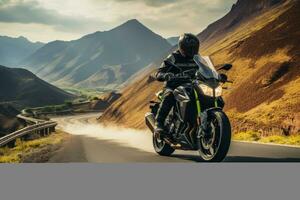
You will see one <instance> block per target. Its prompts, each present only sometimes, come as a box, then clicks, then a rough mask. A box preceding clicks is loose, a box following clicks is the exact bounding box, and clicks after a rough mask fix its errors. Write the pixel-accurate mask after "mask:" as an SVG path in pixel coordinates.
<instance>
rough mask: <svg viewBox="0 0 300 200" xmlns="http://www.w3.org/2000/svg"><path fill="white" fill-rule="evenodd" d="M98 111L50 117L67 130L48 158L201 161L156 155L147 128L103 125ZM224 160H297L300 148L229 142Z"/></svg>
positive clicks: (186, 155) (182, 154)
mask: <svg viewBox="0 0 300 200" xmlns="http://www.w3.org/2000/svg"><path fill="white" fill-rule="evenodd" d="M98 116H99V114H97V113H94V114H85V115H75V116H67V117H59V118H54V119H53V120H55V121H57V122H58V124H59V125H58V129H61V130H64V131H65V132H68V133H70V134H71V137H70V139H69V140H68V141H66V143H65V144H64V147H63V148H62V149H61V150H60V151H59V152H58V153H57V154H56V155H55V156H54V157H53V158H52V159H51V160H50V162H92V163H135V162H140V163H148V162H159V163H161V162H163V163H167V162H201V159H200V158H199V156H198V154H197V152H190V151H175V153H174V154H173V155H172V156H171V157H161V156H159V155H157V154H156V153H155V152H154V150H153V148H152V143H151V134H150V132H148V131H137V130H132V129H125V128H119V127H103V126H102V125H100V124H99V123H98V122H96V117H98ZM225 162H300V148H293V147H285V146H277V145H264V144H253V143H241V142H232V144H231V148H230V151H229V154H228V156H227V158H226V159H225Z"/></svg>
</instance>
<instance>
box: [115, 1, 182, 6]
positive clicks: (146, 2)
mask: <svg viewBox="0 0 300 200" xmlns="http://www.w3.org/2000/svg"><path fill="white" fill-rule="evenodd" d="M114 1H117V2H143V3H145V4H146V5H148V6H153V7H159V6H164V5H169V4H173V3H176V2H180V1H183V0H114Z"/></svg>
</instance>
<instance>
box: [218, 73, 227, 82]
mask: <svg viewBox="0 0 300 200" xmlns="http://www.w3.org/2000/svg"><path fill="white" fill-rule="evenodd" d="M219 76H220V81H221V82H222V83H226V82H227V81H228V77H227V76H226V75H225V74H220V75H219Z"/></svg>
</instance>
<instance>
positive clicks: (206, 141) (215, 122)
mask: <svg viewBox="0 0 300 200" xmlns="http://www.w3.org/2000/svg"><path fill="white" fill-rule="evenodd" d="M209 126H210V129H211V134H210V136H209V137H208V138H205V136H204V134H203V133H202V134H200V135H199V137H198V138H197V143H198V148H199V154H200V156H201V158H202V159H203V160H204V161H206V162H221V161H223V160H224V158H225V157H226V155H227V153H228V150H229V147H230V143H231V126H230V122H229V119H228V117H227V116H226V114H225V113H224V112H222V111H220V110H216V111H212V113H211V115H210V122H209Z"/></svg>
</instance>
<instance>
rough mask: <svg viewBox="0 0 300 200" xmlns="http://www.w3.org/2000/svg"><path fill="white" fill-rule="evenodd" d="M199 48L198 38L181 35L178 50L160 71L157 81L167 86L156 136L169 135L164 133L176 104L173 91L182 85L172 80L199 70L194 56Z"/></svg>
mask: <svg viewBox="0 0 300 200" xmlns="http://www.w3.org/2000/svg"><path fill="white" fill-rule="evenodd" d="M199 48H200V41H199V39H198V38H197V36H195V35H193V34H191V33H185V34H183V35H181V36H180V38H179V42H178V50H177V51H175V52H173V53H172V54H171V55H169V56H168V57H167V59H166V60H165V61H164V62H163V63H162V65H161V66H160V68H159V69H158V72H157V73H156V79H157V80H158V81H160V82H166V84H165V87H164V92H163V100H162V102H161V104H160V108H159V109H158V113H157V116H156V124H155V134H158V135H160V136H163V135H165V134H167V133H165V131H164V123H165V119H166V117H167V116H168V114H169V112H170V110H171V109H172V107H173V106H174V104H175V98H174V95H173V90H174V89H175V88H177V87H178V86H180V84H181V83H179V82H175V81H172V80H170V79H171V78H172V77H173V76H174V74H177V73H179V72H182V71H186V70H191V69H198V68H199V67H198V66H197V64H196V63H195V62H194V60H193V57H194V55H196V54H198V52H199ZM170 63H171V64H174V65H176V66H177V67H178V68H180V69H181V70H179V69H178V68H174V67H173V66H172V65H171V64H170Z"/></svg>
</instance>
